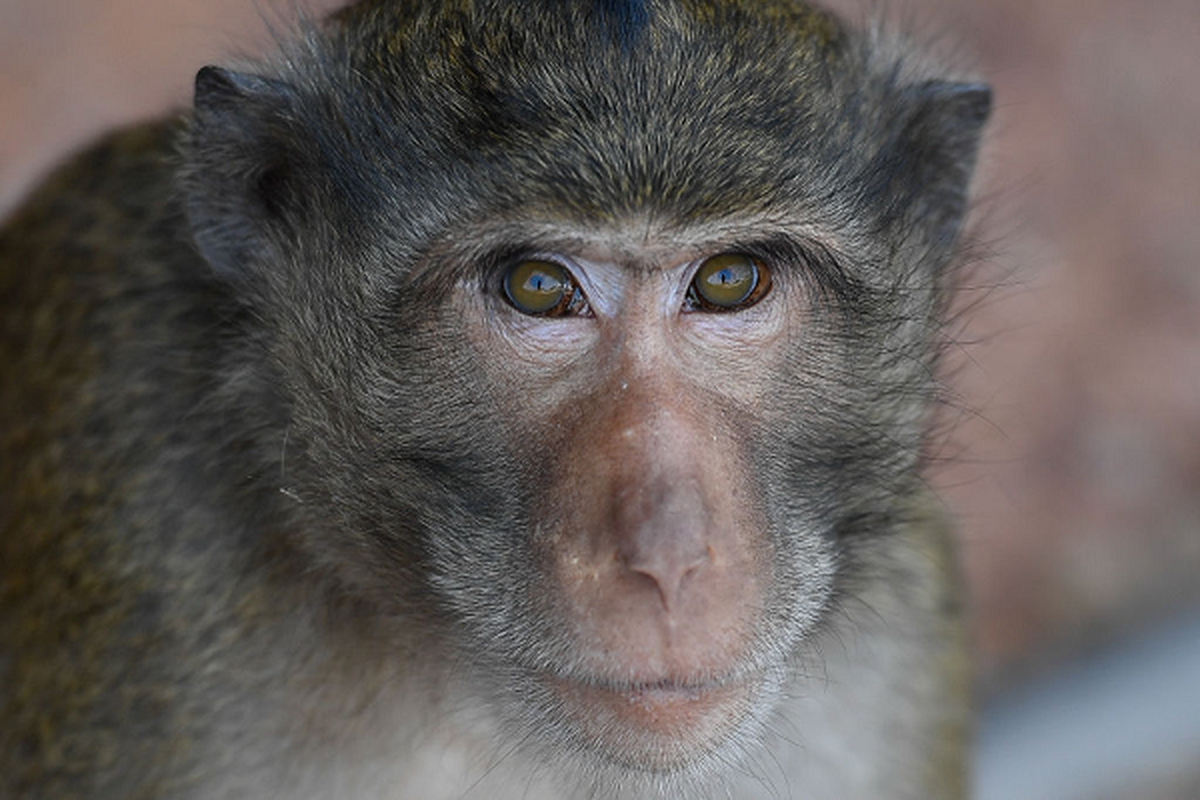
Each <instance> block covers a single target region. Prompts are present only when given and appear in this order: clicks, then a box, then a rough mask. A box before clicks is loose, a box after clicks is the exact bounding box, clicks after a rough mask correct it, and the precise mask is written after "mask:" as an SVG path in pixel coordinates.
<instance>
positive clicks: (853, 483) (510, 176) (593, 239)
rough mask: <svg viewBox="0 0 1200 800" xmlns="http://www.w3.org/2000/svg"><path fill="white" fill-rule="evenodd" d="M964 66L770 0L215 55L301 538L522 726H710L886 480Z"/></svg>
mask: <svg viewBox="0 0 1200 800" xmlns="http://www.w3.org/2000/svg"><path fill="white" fill-rule="evenodd" d="M989 102H990V101H989V93H988V91H987V89H986V88H985V87H982V86H979V85H974V84H958V83H947V82H943V81H937V80H933V79H931V78H927V77H926V76H925V75H924V74H923V73H922V72H921V70H920V69H919V68H917V67H916V66H914V65H912V64H909V63H907V62H905V61H903V60H901V59H900V58H899V57H898V56H894V55H889V54H888V52H887V51H886V48H882V49H881V48H876V47H870V46H868V45H867V43H866V40H865V37H862V36H859V35H857V34H854V33H851V32H849V31H847V30H845V29H843V28H842V27H841V26H840V25H839V24H838V23H837V22H835V21H834V20H833V19H832V18H831V17H829V16H827V15H826V14H824V13H822V12H819V11H816V10H813V9H810V8H808V7H806V6H803V5H800V4H798V3H793V2H785V1H784V0H761V2H749V1H747V2H728V3H719V2H714V1H710V0H686V1H684V0H681V1H680V2H668V1H667V0H654V1H652V2H646V3H610V2H596V3H588V2H570V3H559V2H549V1H548V0H547V1H546V2H531V3H521V4H511V3H502V2H487V1H486V0H477V1H476V2H466V3H445V4H443V3H424V2H405V3H400V2H385V1H384V0H371V1H368V2H362V3H359V4H357V5H355V6H353V7H351V8H350V9H348V10H346V11H344V12H342V13H341V14H339V15H337V16H335V17H334V18H333V20H332V21H331V22H330V23H329V24H328V25H327V26H325V27H321V28H318V29H316V30H314V31H313V32H312V33H311V34H310V35H309V37H308V39H307V41H306V42H305V43H304V44H303V45H301V46H298V47H297V48H295V49H293V50H291V51H289V52H288V53H287V54H286V57H285V58H282V59H280V60H279V62H278V64H277V65H276V66H275V67H274V68H273V70H271V71H266V70H260V71H259V72H257V73H254V74H251V73H249V72H245V73H239V72H231V71H225V70H219V69H215V68H208V69H205V70H204V71H202V72H201V73H200V75H199V77H198V79H197V86H196V107H195V111H194V115H193V118H192V121H191V125H190V130H189V133H188V136H187V141H186V143H185V145H184V152H183V156H182V157H183V159H184V164H185V166H184V171H183V180H182V188H181V191H182V194H183V197H184V202H185V206H186V209H187V213H188V217H189V220H190V222H191V225H192V228H193V231H194V233H195V238H196V242H197V243H198V246H199V248H200V250H201V252H202V253H203V255H204V256H205V258H206V259H207V261H208V262H209V263H210V264H211V266H212V268H213V270H214V271H215V273H216V275H217V276H218V277H219V278H220V280H222V281H224V282H226V283H227V284H228V285H229V286H230V287H231V290H232V291H234V292H236V293H237V296H238V298H239V302H240V303H241V304H242V305H243V306H244V307H245V308H246V309H247V311H248V313H247V318H248V319H252V320H253V327H252V330H251V333H248V334H247V342H246V345H245V346H246V347H247V348H250V349H253V352H254V353H255V354H256V355H255V357H256V358H258V359H260V360H261V362H262V363H263V364H266V365H269V369H270V370H271V374H272V375H274V376H275V380H274V381H273V383H272V385H271V387H270V396H269V397H268V398H265V399H263V402H264V403H271V404H275V405H278V406H279V407H280V408H281V409H282V411H281V414H282V418H283V420H284V422H283V423H282V424H281V428H286V434H287V435H286V447H284V448H282V450H283V452H282V453H281V454H280V459H281V460H286V468H280V467H278V466H277V467H276V468H275V469H274V470H268V471H266V472H265V474H272V475H276V476H280V477H279V480H280V481H281V482H282V486H281V487H280V488H282V489H285V490H286V491H287V493H288V496H289V497H293V498H295V499H296V500H298V501H299V502H298V503H295V504H294V507H293V508H291V510H290V512H289V513H291V514H293V515H295V517H296V518H297V520H298V521H297V523H296V525H295V526H294V527H295V530H296V531H297V533H296V537H297V539H298V540H299V545H300V547H301V548H302V549H303V551H304V552H305V553H307V554H308V556H309V557H310V558H311V559H312V561H313V563H314V564H316V565H319V566H320V567H321V569H323V570H325V571H326V572H327V573H328V574H330V575H333V576H335V578H336V580H337V581H338V582H339V585H341V586H343V587H344V590H345V591H346V592H348V593H350V594H352V595H354V596H355V597H357V598H359V599H361V600H362V601H363V602H364V603H365V604H368V605H369V606H370V607H371V608H374V609H376V612H375V613H377V614H378V615H379V616H380V617H381V618H386V617H388V616H389V615H391V616H393V617H395V618H396V619H399V620H400V621H401V622H402V627H403V628H404V629H405V630H407V631H410V632H411V631H420V632H421V633H420V636H421V637H423V638H424V640H425V641H427V642H428V643H429V647H430V648H431V649H437V648H442V649H443V650H444V652H446V653H449V656H448V657H450V658H453V659H455V663H456V664H457V665H458V669H460V670H462V671H463V672H464V673H470V674H472V675H477V676H479V677H478V679H477V680H476V682H475V683H474V685H475V687H476V689H475V691H476V692H478V693H479V694H481V695H482V696H483V698H484V700H485V701H486V704H487V707H488V708H490V709H494V711H495V714H496V716H497V717H498V719H499V720H500V724H501V725H502V726H503V727H504V729H505V730H507V731H509V732H510V734H511V736H512V737H513V738H514V741H519V742H521V744H522V747H523V748H524V749H525V750H526V751H527V752H529V753H531V754H533V755H534V757H535V758H538V757H542V754H547V755H544V758H545V759H546V760H553V761H554V762H555V764H556V766H557V767H558V768H562V769H564V770H573V771H574V773H573V774H582V775H589V776H593V777H594V779H596V780H605V781H608V782H610V784H611V785H634V784H635V783H636V781H650V782H654V781H660V782H661V781H670V780H672V779H674V778H676V777H678V779H679V780H680V781H684V780H687V781H702V780H704V778H705V777H706V776H707V775H708V774H709V773H711V772H714V771H715V770H716V769H717V768H719V767H723V766H725V765H728V764H729V763H732V762H736V761H738V760H739V759H740V758H741V757H742V755H743V754H744V752H745V751H746V749H747V748H748V747H749V746H750V744H751V743H753V742H754V741H755V740H756V737H757V736H758V734H759V733H760V732H761V731H762V730H763V728H764V726H765V725H767V724H768V723H769V720H770V715H771V713H772V711H773V709H775V708H776V706H777V704H778V703H779V702H780V696H781V693H782V692H783V687H784V686H785V684H786V682H787V680H788V678H789V675H791V674H792V672H793V671H794V670H796V669H802V668H804V667H803V666H802V665H803V664H804V663H805V658H804V657H805V654H806V642H808V641H809V640H810V639H811V637H812V636H813V635H814V633H815V632H816V631H819V630H820V629H821V628H822V626H824V625H826V624H828V621H829V620H830V619H831V618H832V617H833V616H834V615H836V614H837V613H838V609H839V607H840V605H841V602H842V597H843V596H844V594H845V593H846V592H847V591H848V589H847V587H849V586H851V585H852V583H853V580H854V576H855V574H856V573H855V569H856V563H857V554H858V553H860V552H862V549H863V548H867V547H870V546H871V542H872V541H873V540H874V539H875V538H876V537H879V536H886V535H887V531H888V530H889V529H890V527H891V525H892V524H893V522H894V520H895V518H896V516H897V515H898V514H901V513H902V511H901V510H900V509H899V508H898V503H897V498H899V497H902V496H904V494H905V493H906V492H908V491H909V490H910V488H911V486H912V483H913V481H914V473H915V470H916V468H917V466H918V465H919V461H920V454H921V448H922V442H923V440H924V438H925V436H926V435H927V433H928V426H929V409H930V406H931V405H932V400H933V398H934V396H935V388H936V387H935V384H934V382H933V380H932V378H931V365H932V363H933V360H934V358H935V355H936V347H935V342H936V340H937V334H938V330H937V325H938V319H939V315H940V313H941V311H942V305H943V299H944V294H945V292H944V287H945V284H946V280H945V275H946V272H947V265H948V264H949V263H951V261H952V259H953V255H954V252H955V241H956V238H957V235H958V229H959V227H960V222H961V219H962V216H963V211H964V206H965V202H966V191H967V182H968V179H969V175H970V172H971V168H972V163H973V160H974V154H975V148H976V144H977V139H978V135H979V130H980V128H981V125H982V123H983V121H984V119H985V117H986V116H987V112H988V107H989ZM809 655H811V654H809ZM809 664H810V666H811V662H809ZM546 745H553V747H548V746H546ZM550 753H553V754H554V755H553V756H551V755H548V754H550ZM680 776H682V777H680ZM656 785H659V784H656ZM661 785H666V784H661ZM681 785H682V784H681Z"/></svg>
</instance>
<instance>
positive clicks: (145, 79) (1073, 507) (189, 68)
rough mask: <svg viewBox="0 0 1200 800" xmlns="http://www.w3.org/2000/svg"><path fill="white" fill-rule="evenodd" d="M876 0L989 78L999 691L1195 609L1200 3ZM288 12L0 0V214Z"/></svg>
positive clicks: (990, 596) (213, 2) (965, 479)
mask: <svg viewBox="0 0 1200 800" xmlns="http://www.w3.org/2000/svg"><path fill="white" fill-rule="evenodd" d="M336 5H339V3H336V2H331V1H330V0H325V2H309V3H308V4H307V6H308V7H310V8H314V9H320V8H322V7H324V8H330V7H333V6H336ZM832 5H835V6H837V7H839V8H840V9H841V10H843V11H845V12H846V14H847V16H848V17H850V18H851V19H862V18H863V17H864V12H863V10H862V9H863V4H862V3H858V2H852V0H837V2H834V3H832ZM882 5H883V6H884V7H885V10H886V12H887V14H886V16H888V17H890V18H893V19H894V20H895V21H897V22H898V23H899V24H900V25H901V26H902V27H906V28H912V29H914V30H916V31H917V33H918V35H919V36H920V37H921V38H927V39H931V40H934V41H936V42H940V43H943V44H944V43H946V42H952V43H957V44H958V46H956V47H954V48H953V50H954V52H956V53H959V54H960V55H961V58H960V59H959V60H960V61H961V62H963V63H966V64H974V65H977V67H978V72H979V74H982V75H983V76H984V77H985V78H986V79H987V80H988V81H989V82H990V83H992V85H993V87H994V88H995V91H996V94H995V99H996V106H995V114H994V118H993V120H994V121H993V124H992V126H991V129H990V133H989V136H988V141H987V144H986V147H985V151H984V155H983V159H982V164H981V175H980V180H979V182H978V187H979V196H980V198H981V201H980V204H979V209H978V210H979V214H978V215H977V217H978V220H979V221H980V222H981V229H982V234H983V236H984V239H985V240H986V241H987V242H988V243H989V244H990V249H991V251H992V252H993V253H994V255H993V256H992V257H991V258H990V259H989V260H988V262H987V263H985V264H983V265H982V266H981V267H980V268H979V269H977V270H976V271H974V272H973V273H972V275H971V276H970V277H969V278H968V280H967V285H966V286H965V287H964V294H963V303H962V305H963V306H964V307H966V306H971V307H972V308H971V310H970V311H969V316H968V317H967V319H968V320H969V321H968V322H967V324H966V326H965V327H964V328H963V329H962V331H961V333H960V335H959V342H960V344H959V346H958V347H956V348H955V349H954V352H953V353H952V361H953V364H954V367H955V369H954V372H953V375H952V377H951V379H950V380H951V383H952V385H953V386H954V388H955V389H956V391H957V392H958V394H959V395H960V396H961V398H962V401H963V404H964V405H965V406H966V407H967V408H968V409H970V411H969V412H964V413H956V414H954V415H953V417H952V418H951V420H950V421H951V422H952V423H953V433H952V439H951V444H950V445H949V446H948V447H947V448H946V450H945V452H946V453H948V454H951V455H952V456H953V458H952V459H951V460H950V461H949V462H948V463H946V464H942V465H939V466H938V467H937V468H936V469H935V470H934V474H933V475H932V478H933V480H934V481H935V483H936V484H937V485H938V486H939V487H940V488H941V490H942V494H943V496H944V497H945V499H946V502H947V504H948V505H949V506H950V507H951V508H952V509H953V511H954V512H955V513H956V514H957V515H958V517H959V519H960V520H961V529H962V540H963V552H964V560H965V564H966V569H967V572H968V576H969V585H970V592H971V599H972V603H973V607H974V609H975V613H976V642H977V652H978V656H979V658H978V664H979V677H980V685H981V688H982V691H983V692H984V693H985V694H987V695H989V696H994V695H996V693H997V692H999V691H1000V690H1001V689H1004V688H1009V689H1011V688H1012V687H1014V686H1020V685H1021V684H1022V682H1024V681H1027V680H1031V679H1034V678H1036V676H1038V675H1039V674H1043V673H1044V672H1045V671H1046V670H1047V669H1049V668H1050V667H1052V666H1054V665H1061V664H1070V663H1073V662H1075V661H1077V660H1079V659H1081V658H1086V657H1087V656H1088V654H1090V653H1093V652H1096V651H1099V650H1102V649H1103V648H1105V647H1107V646H1111V645H1112V644H1113V643H1117V642H1120V641H1122V640H1124V639H1126V638H1129V637H1132V636H1135V635H1136V634H1137V632H1138V631H1139V630H1141V629H1143V628H1146V627H1152V626H1154V625H1156V624H1158V622H1159V621H1161V620H1165V619H1170V618H1173V617H1176V616H1178V615H1186V614H1188V613H1197V611H1198V610H1200V214H1198V209H1200V146H1198V140H1200V3H1196V2H1195V0H1154V2H1136V1H1135V0H1056V1H1055V2H1038V0H979V2H972V3H955V2H952V0H906V1H905V2H904V3H903V4H902V5H901V6H899V7H897V8H892V7H890V6H888V4H886V3H883V4H882ZM263 9H265V11H264V10H263ZM290 9H291V5H290V4H289V3H282V2H281V3H272V2H270V1H269V0H264V1H263V2H260V3H259V4H258V7H257V8H256V4H255V3H254V2H253V0H154V2H148V1H146V0H143V1H141V2H139V1H138V0H53V2H46V1H45V0H0V214H2V213H4V212H6V211H8V210H11V208H12V207H13V205H14V204H15V203H16V202H18V200H19V198H20V196H21V194H22V193H23V192H24V191H26V190H27V189H28V188H29V186H30V183H31V182H32V181H34V180H36V179H37V177H38V176H39V175H41V174H43V173H44V171H45V170H46V169H47V168H48V167H49V166H50V165H51V164H52V163H53V162H54V161H55V160H56V159H58V158H61V157H62V155H63V154H64V153H65V152H67V151H69V150H70V149H72V148H74V147H77V146H79V145H81V144H82V143H83V142H85V141H86V140H88V139H89V138H90V137H91V136H93V135H94V134H96V133H97V132H98V131H100V130H102V129H105V128H109V127H112V126H114V125H118V124H120V123H123V122H126V121H129V120H134V119H138V118H143V117H148V116H152V115H155V114H159V113H162V112H163V111H165V110H166V109H168V108H171V107H173V106H180V105H182V104H185V103H187V102H188V100H189V96H190V90H191V80H192V76H193V75H194V73H195V71H196V69H197V68H198V67H200V66H202V65H203V64H205V63H210V62H214V61H218V62H219V61H223V60H224V61H228V60H229V58H230V56H231V55H237V54H239V53H251V54H252V53H255V52H260V51H262V50H264V49H265V48H267V47H268V46H269V42H270V38H269V36H267V35H266V33H265V31H266V26H265V24H264V18H265V19H269V20H272V21H273V22H275V23H279V24H282V25H284V27H286V20H287V19H289V18H290V17H291V16H292V15H293V14H292V11H291V10H290ZM1196 680H1197V681H1198V682H1200V675H1198V676H1197V678H1196ZM1197 716H1200V709H1197ZM1196 753H1197V758H1198V761H1200V747H1198V748H1197V750H1196ZM1189 785H1190V784H1189ZM1179 792H1180V793H1178V794H1175V795H1170V794H1163V795H1161V796H1163V797H1166V796H1178V797H1186V796H1200V793H1197V794H1195V795H1192V794H1188V793H1187V791H1186V790H1185V789H1179ZM1114 796H1115V795H1114Z"/></svg>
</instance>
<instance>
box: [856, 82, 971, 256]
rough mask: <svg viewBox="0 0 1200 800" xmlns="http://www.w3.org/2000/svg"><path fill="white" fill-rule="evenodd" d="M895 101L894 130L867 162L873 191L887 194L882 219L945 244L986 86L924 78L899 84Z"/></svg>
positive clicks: (957, 213) (956, 222) (952, 231)
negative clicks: (887, 142)
mask: <svg viewBox="0 0 1200 800" xmlns="http://www.w3.org/2000/svg"><path fill="white" fill-rule="evenodd" d="M901 106H902V108H901V109H900V114H899V116H900V119H899V124H898V129H897V134H896V136H895V138H893V139H892V140H891V142H890V146H888V147H886V148H885V150H884V152H882V153H880V154H879V156H878V157H877V159H876V163H875V164H874V165H872V167H873V168H872V172H873V174H874V176H875V180H876V185H875V187H874V189H875V191H878V192H881V193H882V194H883V196H885V197H889V202H888V203H887V206H886V207H887V208H888V212H887V213H886V214H885V218H884V220H883V223H884V225H885V226H890V225H891V224H894V223H900V224H904V225H908V226H919V227H921V228H922V229H924V231H925V232H926V237H927V240H928V241H929V243H930V244H932V245H934V246H935V247H936V246H950V245H951V244H952V243H953V242H954V240H955V239H956V238H957V236H958V231H959V227H960V226H961V224H962V219H963V216H964V214H965V212H966V206H967V196H968V195H967V189H968V184H969V183H970V180H971V174H972V172H973V171H974V168H975V157H976V154H977V152H978V149H979V140H980V136H981V134H982V131H983V125H984V123H985V122H986V121H987V118H988V115H989V113H990V112H991V107H992V90H991V89H990V88H989V87H988V86H986V85H985V84H981V83H948V82H943V81H929V82H926V83H922V84H918V85H915V86H912V87H909V88H907V89H905V90H903V92H902V93H901ZM889 151H890V152H889Z"/></svg>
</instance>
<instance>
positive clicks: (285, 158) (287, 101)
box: [182, 67, 296, 278]
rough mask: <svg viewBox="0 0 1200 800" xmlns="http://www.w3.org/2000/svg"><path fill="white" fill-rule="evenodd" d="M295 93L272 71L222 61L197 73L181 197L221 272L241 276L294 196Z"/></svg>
mask: <svg viewBox="0 0 1200 800" xmlns="http://www.w3.org/2000/svg"><path fill="white" fill-rule="evenodd" d="M292 97H293V92H292V90H291V87H289V86H288V85H287V84H285V83H283V82H281V81H276V80H272V79H269V78H263V77H259V76H255V75H244V74H239V73H236V72H230V71H228V70H224V69H218V68H217V67H205V68H203V69H201V70H200V72H199V73H198V74H197V75H196V97H195V110H194V112H193V114H192V118H191V128H190V130H189V132H188V136H187V138H186V140H185V141H186V143H185V146H184V168H183V173H182V191H183V203H184V210H185V212H186V214H187V218H188V221H189V222H190V223H191V227H192V231H193V234H194V236H195V240H196V245H197V247H198V248H199V250H200V252H201V253H202V254H203V255H204V257H205V258H206V259H207V260H208V261H209V263H210V264H211V265H212V266H213V268H214V269H215V270H216V272H217V273H218V274H219V275H221V276H223V277H231V278H232V277H239V276H241V275H242V272H243V265H244V264H246V263H247V262H248V261H249V260H251V259H252V258H253V256H254V254H255V253H256V252H257V251H259V250H260V249H261V248H262V246H263V245H264V236H265V234H266V233H267V232H268V231H269V230H271V229H272V228H273V227H274V228H278V227H279V226H280V225H281V224H283V223H284V222H285V216H286V213H285V212H286V211H287V210H288V208H289V206H290V205H292V204H293V203H294V202H295V194H294V192H293V191H292V190H293V184H294V180H293V177H292V176H293V175H294V174H295V172H296V164H295V158H294V156H293V154H292V153H291V152H290V151H291V148H289V147H288V144H287V141H288V140H287V138H286V134H285V121H286V119H287V115H288V112H289V109H290V108H291V106H292Z"/></svg>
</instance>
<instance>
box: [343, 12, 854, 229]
mask: <svg viewBox="0 0 1200 800" xmlns="http://www.w3.org/2000/svg"><path fill="white" fill-rule="evenodd" d="M618 6H619V7H620V8H617V7H618ZM414 7H415V13H407V12H412V11H413V10H414ZM631 9H632V7H626V6H625V5H624V4H620V3H587V2H563V1H562V0H555V2H544V3H536V2H534V3H521V4H517V3H472V2H448V3H442V4H432V5H429V6H425V5H422V4H399V3H383V2H375V3H368V4H366V5H364V6H362V7H360V8H359V9H358V11H357V12H355V14H354V15H349V16H348V17H347V24H353V25H354V26H357V27H355V31H356V32H355V34H354V35H355V37H356V39H358V40H362V39H365V40H366V42H367V47H365V48H356V49H353V52H357V53H359V54H360V55H358V56H356V57H357V58H358V59H360V61H361V63H360V64H359V65H358V74H361V75H364V76H368V78H367V79H368V80H369V81H370V87H369V88H370V90H371V91H372V92H373V95H374V98H375V99H374V100H373V101H372V103H371V104H370V105H369V106H368V107H366V108H348V109H345V111H346V112H347V117H348V118H354V117H358V118H359V119H358V120H357V121H356V122H355V123H353V124H356V125H358V126H360V127H362V128H363V129H365V130H373V129H375V128H378V127H379V126H377V125H375V124H374V123H373V122H372V121H371V120H370V119H365V118H363V117H364V115H365V114H375V115H377V116H380V117H382V118H392V119H403V120H406V121H407V122H406V124H405V125H404V127H403V128H402V129H398V130H386V131H385V132H383V133H382V134H380V135H381V136H382V137H383V138H387V139H390V141H381V142H379V146H380V147H382V148H384V149H385V151H386V152H387V153H388V154H389V155H392V154H402V155H403V156H405V157H407V161H408V164H409V170H410V171H411V172H412V173H414V174H417V175H419V174H420V172H421V170H422V169H425V168H432V167H433V166H434V165H437V164H444V163H453V164H456V165H461V166H460V172H462V173H463V174H465V175H469V176H470V178H469V182H470V184H471V191H472V195H473V197H475V198H478V199H486V198H489V197H490V198H491V205H492V206H493V209H492V210H493V211H495V210H498V208H497V207H502V206H504V205H509V206H511V205H514V204H522V205H524V206H526V207H527V208H528V209H529V210H530V211H531V212H536V215H537V216H540V217H549V218H554V217H556V216H558V217H562V218H573V219H586V220H588V221H590V222H602V221H607V220H615V219H629V218H633V217H637V216H638V215H645V214H652V213H653V212H654V211H655V210H658V211H659V212H661V213H670V214H671V215H673V216H674V217H676V218H677V220H684V221H689V222H697V221H701V220H704V219H707V218H712V217H714V216H715V215H716V214H717V213H718V212H719V213H724V212H726V211H727V210H728V209H730V208H737V209H746V210H758V211H762V210H766V209H768V208H769V207H770V206H771V205H772V203H774V202H775V201H777V200H778V196H779V194H780V192H781V190H782V187H784V186H785V185H786V184H788V183H791V182H793V180H794V178H795V177H796V176H797V175H798V174H800V173H801V172H803V162H804V161H805V160H806V158H807V157H810V156H811V155H812V154H813V153H815V152H817V151H818V150H819V148H820V147H821V143H820V141H819V140H820V136H819V135H818V134H819V131H818V130H817V129H816V126H815V125H814V115H813V109H815V108H822V107H824V106H826V105H828V104H827V103H824V104H823V101H822V99H821V96H822V95H824V94H827V93H828V89H829V87H828V86H827V80H826V78H827V76H826V75H825V72H826V69H827V67H828V62H829V61H830V59H834V58H837V57H838V53H839V52H840V45H839V42H840V38H839V34H838V32H837V29H836V28H835V27H834V23H833V22H832V20H831V19H830V18H829V17H827V16H825V15H823V14H819V13H817V12H814V11H812V10H810V9H808V8H806V7H805V6H802V5H800V4H797V3H780V4H771V3H752V2H744V1H743V2H727V3H719V4H718V3H702V2H680V3H647V4H644V5H643V4H639V5H638V8H637V9H632V10H631ZM639 9H640V10H639ZM402 10H404V11H406V13H401V11H402ZM635 11H636V13H635ZM614 25H615V26H616V27H615V28H614ZM397 106H398V107H399V108H396V107H397Z"/></svg>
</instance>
